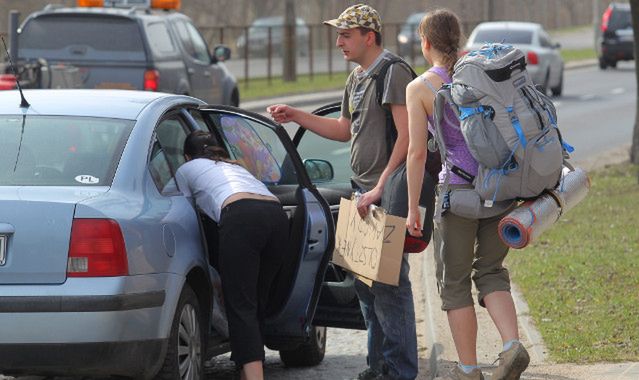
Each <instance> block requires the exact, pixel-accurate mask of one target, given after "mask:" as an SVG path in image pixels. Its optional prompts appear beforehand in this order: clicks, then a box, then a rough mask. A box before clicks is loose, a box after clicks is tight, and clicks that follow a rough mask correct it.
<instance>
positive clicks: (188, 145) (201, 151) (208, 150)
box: [184, 131, 237, 164]
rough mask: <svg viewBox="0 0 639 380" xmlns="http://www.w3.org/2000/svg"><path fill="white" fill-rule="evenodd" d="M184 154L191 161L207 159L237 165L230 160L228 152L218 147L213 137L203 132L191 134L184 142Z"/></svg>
mask: <svg viewBox="0 0 639 380" xmlns="http://www.w3.org/2000/svg"><path fill="white" fill-rule="evenodd" d="M184 154H188V155H189V156H190V157H191V158H192V159H196V158H208V159H209V160H213V161H222V162H228V163H230V164H237V162H236V161H233V160H231V157H230V156H229V154H228V152H227V151H226V150H225V149H224V148H222V147H220V146H218V143H217V140H216V139H215V137H214V136H213V135H212V134H211V133H209V132H204V131H194V132H191V133H190V134H189V135H188V136H187V137H186V139H185V140H184Z"/></svg>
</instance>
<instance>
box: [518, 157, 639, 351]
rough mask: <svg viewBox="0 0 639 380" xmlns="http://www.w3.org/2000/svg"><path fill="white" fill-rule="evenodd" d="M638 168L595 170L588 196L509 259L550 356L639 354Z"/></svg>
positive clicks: (615, 167)
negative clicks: (537, 238) (528, 245)
mask: <svg viewBox="0 0 639 380" xmlns="http://www.w3.org/2000/svg"><path fill="white" fill-rule="evenodd" d="M638 171H639V167H637V166H632V165H630V164H623V165H616V166H612V167H609V168H607V169H605V170H601V171H597V172H594V173H591V180H592V188H591V190H590V193H589V195H588V197H587V198H586V199H585V200H584V201H583V202H582V203H581V204H579V205H578V206H577V207H576V208H575V209H573V210H571V211H569V212H568V213H567V214H565V215H564V216H562V218H561V219H560V220H559V221H558V222H557V223H556V224H555V226H554V227H553V228H552V229H550V230H548V231H546V232H545V233H544V234H543V235H541V236H540V237H539V240H538V241H537V242H535V243H534V244H533V245H532V246H530V247H527V248H525V249H524V250H522V251H517V250H511V253H510V255H509V257H508V259H507V265H508V267H509V269H510V272H511V275H512V279H513V281H514V282H515V283H516V284H518V285H519V287H520V288H521V289H522V292H523V294H524V297H525V299H526V301H527V302H528V305H529V306H530V310H531V314H532V317H533V319H534V321H535V323H536V325H537V327H538V328H539V330H540V332H541V335H542V337H543V339H544V342H545V343H546V345H547V347H548V349H549V351H550V356H551V358H552V359H553V360H556V361H558V362H576V363H589V362H595V361H638V360H639V306H638V305H639V231H638V228H639V227H638V226H639V201H637V200H638V199H639V185H638V184H637V173H638Z"/></svg>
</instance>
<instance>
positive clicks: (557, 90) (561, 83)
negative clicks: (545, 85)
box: [550, 69, 564, 96]
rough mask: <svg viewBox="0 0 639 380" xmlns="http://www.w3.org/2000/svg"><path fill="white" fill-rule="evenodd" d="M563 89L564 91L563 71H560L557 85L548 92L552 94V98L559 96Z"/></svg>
mask: <svg viewBox="0 0 639 380" xmlns="http://www.w3.org/2000/svg"><path fill="white" fill-rule="evenodd" d="M563 89H564V70H563V69H562V70H561V73H560V74H559V83H558V84H557V86H556V87H552V88H551V89H550V92H552V96H561V93H562V92H563Z"/></svg>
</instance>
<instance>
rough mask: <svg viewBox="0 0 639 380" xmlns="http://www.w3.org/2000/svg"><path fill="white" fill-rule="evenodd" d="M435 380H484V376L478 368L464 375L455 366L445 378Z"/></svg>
mask: <svg viewBox="0 0 639 380" xmlns="http://www.w3.org/2000/svg"><path fill="white" fill-rule="evenodd" d="M435 380H484V374H482V373H481V370H480V369H479V368H475V369H473V370H472V371H471V372H470V373H466V372H464V371H463V370H462V369H461V368H459V366H458V365H456V366H455V367H454V368H453V369H452V371H450V373H448V374H446V376H443V377H436V378H435Z"/></svg>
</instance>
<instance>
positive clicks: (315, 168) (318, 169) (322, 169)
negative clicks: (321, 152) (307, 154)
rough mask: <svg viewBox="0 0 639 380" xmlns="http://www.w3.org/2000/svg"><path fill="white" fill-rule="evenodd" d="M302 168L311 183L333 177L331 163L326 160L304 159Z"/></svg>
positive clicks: (326, 180)
mask: <svg viewBox="0 0 639 380" xmlns="http://www.w3.org/2000/svg"><path fill="white" fill-rule="evenodd" d="M304 168H305V169H306V173H308V176H309V177H310V179H311V182H313V183H318V182H328V181H331V180H332V179H333V177H334V172H333V165H331V163H330V162H328V161H326V160H320V159H317V158H309V159H306V160H304Z"/></svg>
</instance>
